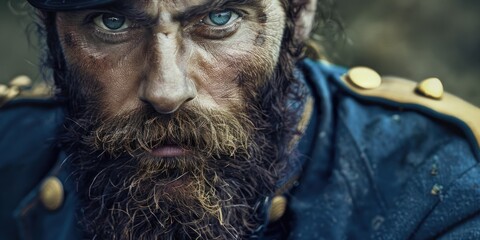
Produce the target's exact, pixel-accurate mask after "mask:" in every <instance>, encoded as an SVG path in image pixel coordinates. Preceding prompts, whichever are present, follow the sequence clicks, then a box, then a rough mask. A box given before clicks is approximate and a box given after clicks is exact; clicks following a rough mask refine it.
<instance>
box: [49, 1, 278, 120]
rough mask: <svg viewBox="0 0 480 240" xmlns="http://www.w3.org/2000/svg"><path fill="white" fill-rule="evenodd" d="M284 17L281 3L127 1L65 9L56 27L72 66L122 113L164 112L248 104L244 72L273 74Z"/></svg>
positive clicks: (108, 109) (107, 108)
mask: <svg viewBox="0 0 480 240" xmlns="http://www.w3.org/2000/svg"><path fill="white" fill-rule="evenodd" d="M284 18H285V16H284V11H283V9H282V7H281V5H280V2H279V1H267V0H247V1H225V0H216V1H211V0H180V1H179V0H161V1H160V0H152V1H122V2H121V3H120V4H118V5H116V6H115V7H113V8H108V7H106V8H105V9H94V10H87V11H80V12H66V13H60V14H58V18H57V26H58V34H59V38H60V41H61V45H62V48H63V51H64V54H65V59H66V62H67V64H68V65H70V66H75V67H76V68H79V69H81V72H82V73H84V74H85V75H87V76H90V77H92V78H93V79H95V81H97V82H98V84H99V86H100V87H101V88H102V90H103V92H102V94H101V101H102V102H101V107H102V111H104V112H105V113H106V115H107V116H116V115H121V114H123V113H127V112H130V111H132V110H134V109H136V108H138V107H139V106H141V105H144V104H145V103H148V104H151V106H153V107H154V108H155V110H156V111H158V112H159V113H160V114H169V113H172V112H174V111H176V110H178V109H179V108H181V107H182V106H183V105H187V104H195V105H197V106H199V107H203V108H207V109H223V110H228V109H229V107H231V106H233V105H236V106H238V105H242V104H243V103H244V101H245V99H244V98H245V94H244V91H245V90H246V89H242V84H244V83H243V82H242V81H245V79H241V76H248V77H249V78H251V77H255V76H257V75H258V74H262V75H263V76H264V77H266V76H269V75H270V74H272V73H273V70H274V67H275V64H276V63H277V58H278V55H279V50H280V45H281V39H282V34H283V27H282V26H284V21H285V20H284ZM255 80H258V82H255V83H254V84H257V85H261V84H262V82H261V80H262V79H255ZM250 84H251V83H250ZM244 85H246V84H244ZM248 90H254V89H248Z"/></svg>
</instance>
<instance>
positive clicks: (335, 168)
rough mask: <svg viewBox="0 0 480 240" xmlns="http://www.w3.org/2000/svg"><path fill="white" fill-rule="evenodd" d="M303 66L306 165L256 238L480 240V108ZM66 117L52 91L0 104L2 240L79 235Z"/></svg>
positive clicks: (333, 69)
mask: <svg viewBox="0 0 480 240" xmlns="http://www.w3.org/2000/svg"><path fill="white" fill-rule="evenodd" d="M298 69H299V70H300V71H299V77H301V78H303V79H304V81H305V82H306V83H307V84H308V85H309V87H310V91H311V96H312V98H313V102H314V104H313V108H312V111H311V117H310V120H309V123H308V125H307V128H306V133H305V134H304V136H303V137H302V139H301V140H300V142H299V144H298V148H299V150H300V152H301V159H302V160H301V163H302V164H300V165H298V166H293V167H292V174H291V176H289V177H287V178H286V179H282V181H281V183H279V186H283V185H288V187H287V188H286V189H285V190H283V191H281V192H280V193H279V194H281V195H282V196H283V197H284V199H286V200H287V204H286V209H285V211H281V216H280V218H279V219H278V220H275V221H270V222H267V223H265V225H264V226H263V228H261V229H260V230H259V231H258V233H257V236H258V238H261V239H332V240H333V239H480V166H479V160H480V150H479V142H478V140H477V138H478V126H479V124H480V118H479V119H478V121H475V118H473V121H472V116H480V115H479V112H480V111H479V110H478V109H476V108H474V107H471V106H470V107H467V108H465V109H469V110H471V112H465V113H464V114H465V115H466V117H462V116H456V115H455V114H449V111H451V110H452V112H454V113H455V111H453V110H455V109H453V108H450V107H442V106H444V105H445V106H449V105H448V104H449V103H448V101H449V98H447V97H446V98H445V99H444V100H433V99H427V100H425V99H424V97H422V96H419V95H418V94H417V93H415V91H414V88H411V87H410V85H411V83H408V84H407V83H406V82H403V81H401V80H392V81H389V82H387V83H386V85H385V86H386V87H388V89H387V90H382V87H380V88H379V90H366V89H360V88H356V87H355V86H354V84H352V83H351V82H350V81H348V79H347V77H345V76H346V75H345V74H347V70H346V69H343V68H340V67H337V66H334V65H331V64H328V63H323V62H318V61H313V60H309V59H306V60H304V61H302V62H301V63H300V64H299V68H298ZM347 75H348V74H347ZM392 84H393V85H392ZM409 84H410V85H409ZM382 85H383V83H382ZM397 85H398V86H399V87H398V91H400V92H398V93H397V90H396V87H395V86H397ZM406 86H408V87H406ZM392 88H393V91H392ZM409 88H411V89H410V90H411V92H408V93H406V92H401V91H404V90H405V89H409ZM410 90H408V91H410ZM388 91H392V92H391V93H389V92H388ZM385 92H387V93H388V94H387V95H385ZM409 94H410V95H409ZM434 101H436V102H434ZM442 101H444V102H442ZM430 102H431V103H432V104H431V105H429V104H430ZM465 104H466V103H465ZM462 107H463V106H460V108H462ZM462 109H463V108H462ZM456 110H457V112H458V109H456ZM457 115H458V114H457ZM63 118H64V116H63V111H62V107H61V106H60V105H59V104H58V103H57V102H55V101H54V100H51V99H45V100H38V99H36V100H31V99H24V100H15V101H12V102H9V103H8V104H6V105H5V106H3V107H2V108H1V109H0V132H1V134H0V180H1V181H0V184H2V188H1V189H2V193H1V194H0V196H1V199H0V226H1V227H0V239H39V240H41V239H80V238H81V233H80V232H79V230H78V226H77V225H76V220H75V217H74V215H75V211H76V209H77V206H78V203H77V198H76V195H75V194H76V193H75V184H74V183H73V182H72V180H71V179H70V178H69V175H70V174H69V173H68V172H67V171H66V170H65V168H64V167H63V165H62V163H64V162H65V161H66V160H68V159H65V158H66V156H65V155H64V154H62V151H61V149H59V148H58V147H57V146H55V138H56V135H57V133H58V131H59V129H61V127H62V122H63ZM465 119H466V120H465ZM52 176H55V177H56V178H58V179H59V180H60V182H61V184H62V186H63V189H62V201H61V202H62V203H61V205H60V206H59V207H58V208H56V209H54V210H52V209H48V208H46V207H45V204H44V202H42V199H41V198H40V195H41V191H44V190H41V189H42V182H43V181H44V180H45V179H48V178H51V177H52ZM287 183H292V184H287ZM271 204H272V203H271V201H268V202H267V204H265V212H266V214H269V211H270V209H271V206H270V205H271Z"/></svg>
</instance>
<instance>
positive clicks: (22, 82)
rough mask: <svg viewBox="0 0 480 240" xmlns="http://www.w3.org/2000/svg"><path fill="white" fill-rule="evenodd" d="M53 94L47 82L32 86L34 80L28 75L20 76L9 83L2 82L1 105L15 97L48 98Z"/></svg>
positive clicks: (0, 88) (0, 87)
mask: <svg viewBox="0 0 480 240" xmlns="http://www.w3.org/2000/svg"><path fill="white" fill-rule="evenodd" d="M51 96H52V91H51V88H49V87H48V86H47V85H46V84H36V85H35V86H32V80H31V79H30V78H29V77H27V76H18V77H16V78H14V79H13V80H12V81H10V83H9V84H8V85H4V84H0V107H1V106H3V105H5V104H6V103H7V102H9V101H11V100H13V99H15V98H47V97H51Z"/></svg>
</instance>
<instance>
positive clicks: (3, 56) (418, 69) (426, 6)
mask: <svg viewBox="0 0 480 240" xmlns="http://www.w3.org/2000/svg"><path fill="white" fill-rule="evenodd" d="M0 1H1V2H0V83H1V82H3V83H5V82H8V81H9V80H10V79H12V78H14V77H15V76H17V75H20V74H26V75H28V76H30V77H31V78H33V79H35V80H37V81H39V80H40V79H41V75H40V74H39V71H38V69H39V67H38V58H39V57H38V52H39V49H38V47H37V45H36V42H37V40H36V39H35V35H34V34H31V33H29V34H27V32H34V29H35V28H34V27H33V25H32V24H31V22H32V17H31V16H30V15H31V14H30V13H28V12H27V10H26V9H27V8H25V7H22V4H24V1H22V0H20V1H19V0H0ZM336 4H337V10H338V12H339V15H340V17H341V18H342V21H343V24H344V31H345V35H346V37H345V39H344V40H341V41H338V42H336V43H335V44H334V46H335V50H334V51H330V52H331V56H332V61H333V62H335V63H337V64H342V65H345V66H357V65H363V66H369V67H372V68H373V69H375V70H377V71H378V72H379V73H381V74H382V75H396V76H401V77H404V78H408V79H411V80H415V81H421V80H423V79H425V78H429V77H438V78H440V79H441V80H442V81H443V83H444V86H445V89H446V90H447V91H449V92H451V93H454V94H456V95H459V96H461V97H463V98H465V99H467V100H469V101H470V102H472V103H474V104H476V105H477V106H480V1H475V0H455V1H454V0H389V1H385V0H362V1H358V0H337V1H336ZM12 5H13V6H12ZM27 36H30V37H27ZM28 39H30V43H29V41H28Z"/></svg>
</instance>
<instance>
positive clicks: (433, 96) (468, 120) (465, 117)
mask: <svg viewBox="0 0 480 240" xmlns="http://www.w3.org/2000/svg"><path fill="white" fill-rule="evenodd" d="M342 80H343V81H344V83H345V85H346V86H347V87H348V88H349V89H351V90H352V91H353V92H355V93H357V94H359V95H362V96H366V97H372V98H377V99H385V100H390V101H393V102H396V103H399V104H405V105H414V106H419V107H422V108H423V109H428V110H429V111H433V112H435V113H437V114H440V115H441V116H445V117H447V118H453V119H457V120H460V121H461V122H463V123H464V124H465V125H466V127H468V128H469V129H470V130H471V132H472V133H473V137H474V138H475V140H476V142H477V146H478V147H480V109H479V108H478V107H476V106H474V105H472V104H470V103H468V102H466V101H464V100H462V99H460V98H458V97H456V96H454V95H452V94H449V93H446V92H444V89H443V85H442V83H441V82H440V80H439V79H438V78H429V79H425V80H423V81H421V82H420V83H416V82H414V81H410V80H405V79H401V78H397V77H380V75H379V74H378V73H377V72H375V71H374V70H372V69H370V68H366V67H356V68H352V69H351V70H350V71H348V73H347V74H346V75H345V76H343V77H342Z"/></svg>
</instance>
